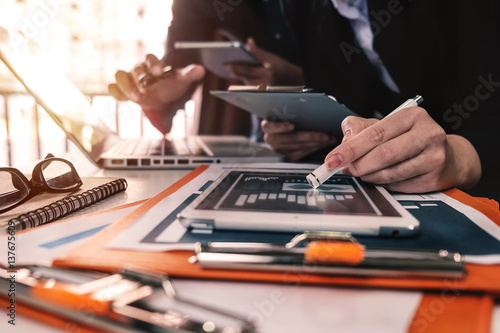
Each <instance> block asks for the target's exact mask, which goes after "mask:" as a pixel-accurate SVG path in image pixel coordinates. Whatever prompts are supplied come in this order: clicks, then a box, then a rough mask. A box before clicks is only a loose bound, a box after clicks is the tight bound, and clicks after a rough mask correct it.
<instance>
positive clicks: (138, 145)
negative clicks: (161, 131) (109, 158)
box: [115, 138, 191, 156]
mask: <svg viewBox="0 0 500 333" xmlns="http://www.w3.org/2000/svg"><path fill="white" fill-rule="evenodd" d="M115 153H116V154H118V155H123V156H172V155H189V154H191V151H190V150H189V147H188V145H187V144H186V142H185V141H184V139H175V140H172V141H170V140H167V139H146V138H139V139H124V140H122V141H120V143H119V144H118V146H117V148H116V150H115Z"/></svg>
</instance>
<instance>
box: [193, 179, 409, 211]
mask: <svg viewBox="0 0 500 333" xmlns="http://www.w3.org/2000/svg"><path fill="white" fill-rule="evenodd" d="M305 176H306V174H305V173H300V172H258V171H255V172H254V171H231V172H229V173H227V174H226V176H225V177H224V178H223V179H222V180H221V181H220V182H218V184H217V185H216V186H215V187H211V190H209V193H208V194H207V195H206V197H205V198H204V199H203V200H202V201H201V202H200V203H199V204H198V205H197V206H196V208H195V209H197V210H215V211H245V212H248V211H252V212H262V213H270V212H275V213H283V212H285V213H299V214H300V213H304V214H332V215H335V214H341V215H363V216H366V215H368V216H395V217H397V216H401V215H400V214H399V213H398V211H397V210H396V209H395V208H394V207H393V206H392V204H391V203H390V202H389V201H388V200H387V199H386V198H385V197H384V196H383V195H382V194H381V193H380V192H379V191H378V190H377V189H376V188H375V187H374V186H373V185H369V184H365V183H363V182H361V181H359V180H358V179H356V178H355V177H351V176H344V175H336V176H333V177H332V178H330V179H329V180H327V181H326V182H325V183H324V184H323V185H321V186H320V187H318V188H317V189H312V188H311V186H310V185H309V184H308V183H307V181H306V179H305Z"/></svg>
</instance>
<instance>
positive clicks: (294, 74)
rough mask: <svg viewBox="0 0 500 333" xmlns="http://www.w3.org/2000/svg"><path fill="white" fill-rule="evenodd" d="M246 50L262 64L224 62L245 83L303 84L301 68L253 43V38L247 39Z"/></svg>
mask: <svg viewBox="0 0 500 333" xmlns="http://www.w3.org/2000/svg"><path fill="white" fill-rule="evenodd" d="M247 50H248V51H249V52H250V53H252V54H253V55H254V56H255V57H256V58H257V59H258V60H259V61H260V62H261V63H262V64H263V66H255V65H252V64H244V63H229V64H226V67H227V68H228V70H229V72H230V73H231V74H232V75H233V76H234V77H236V78H237V79H239V80H241V81H242V82H243V83H244V84H247V85H260V84H263V85H297V86H298V85H304V82H305V81H304V78H303V75H302V68H300V67H299V66H297V65H294V64H292V63H291V62H289V61H287V60H285V59H283V58H281V57H279V56H277V55H275V54H272V53H270V52H267V51H265V50H263V49H261V48H260V47H258V46H257V45H256V44H255V41H254V40H253V38H249V39H248V41H247Z"/></svg>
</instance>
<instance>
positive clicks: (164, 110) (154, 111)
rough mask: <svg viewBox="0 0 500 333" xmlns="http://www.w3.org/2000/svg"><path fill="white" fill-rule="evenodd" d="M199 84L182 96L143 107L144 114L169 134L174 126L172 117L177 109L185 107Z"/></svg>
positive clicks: (160, 129)
mask: <svg viewBox="0 0 500 333" xmlns="http://www.w3.org/2000/svg"><path fill="white" fill-rule="evenodd" d="M196 87H197V84H193V87H192V88H190V89H189V90H188V92H187V93H186V94H184V95H183V96H182V97H181V98H179V99H177V100H175V101H173V102H171V103H165V104H163V105H158V106H156V107H143V108H142V111H143V112H144V115H145V116H146V117H147V118H148V119H149V121H150V122H151V124H152V125H153V126H154V127H155V128H156V129H158V130H159V131H160V132H161V133H163V134H167V133H169V132H170V129H171V128H172V119H173V117H174V116H175V113H176V112H177V110H180V109H184V106H185V104H186V102H187V101H188V100H189V99H190V98H191V96H192V95H193V93H194V90H195V89H196Z"/></svg>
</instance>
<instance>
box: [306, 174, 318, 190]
mask: <svg viewBox="0 0 500 333" xmlns="http://www.w3.org/2000/svg"><path fill="white" fill-rule="evenodd" d="M306 179H307V182H308V183H309V185H311V186H312V187H313V188H318V186H320V185H321V184H320V182H319V180H318V177H316V175H315V174H314V172H311V173H310V174H308V175H307V177H306Z"/></svg>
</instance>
